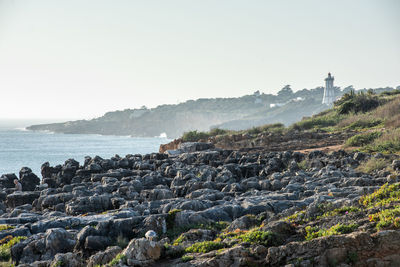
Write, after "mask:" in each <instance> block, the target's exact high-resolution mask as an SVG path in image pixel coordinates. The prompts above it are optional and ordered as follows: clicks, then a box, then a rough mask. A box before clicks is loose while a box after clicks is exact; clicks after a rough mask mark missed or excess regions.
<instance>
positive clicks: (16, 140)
mask: <svg viewBox="0 0 400 267" xmlns="http://www.w3.org/2000/svg"><path fill="white" fill-rule="evenodd" d="M35 123H37V122H36V121H35V122H34V121H9V120H7V121H6V120H0V176H1V175H2V174H6V173H15V174H16V175H17V176H18V173H19V171H20V170H21V168H22V167H29V168H31V169H32V171H33V172H34V173H35V174H36V175H37V176H39V177H40V178H41V175H40V167H41V165H42V164H43V163H44V162H47V161H48V162H49V163H50V165H51V166H55V165H58V164H63V163H64V162H65V161H66V160H67V159H70V158H73V159H75V160H77V161H79V163H80V164H82V163H83V161H84V157H85V156H91V157H94V156H100V157H102V158H110V157H112V156H114V155H119V156H121V157H123V156H125V155H127V154H147V153H153V152H158V149H159V146H160V144H165V143H168V142H169V141H170V140H169V139H168V138H167V137H166V136H165V134H161V135H160V136H159V137H149V138H137V137H130V136H109V135H108V136H103V135H96V134H60V133H51V132H34V131H27V130H26V129H25V127H27V126H29V125H31V124H35Z"/></svg>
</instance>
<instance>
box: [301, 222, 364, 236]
mask: <svg viewBox="0 0 400 267" xmlns="http://www.w3.org/2000/svg"><path fill="white" fill-rule="evenodd" d="M357 228H358V225H357V224H355V223H352V224H348V225H346V224H340V223H338V224H336V225H334V226H332V227H331V228H329V229H321V230H318V229H317V228H315V227H311V226H307V227H306V228H305V230H306V236H305V238H306V240H311V239H314V238H318V237H322V236H330V235H341V234H348V233H351V232H353V231H354V230H355V229H357Z"/></svg>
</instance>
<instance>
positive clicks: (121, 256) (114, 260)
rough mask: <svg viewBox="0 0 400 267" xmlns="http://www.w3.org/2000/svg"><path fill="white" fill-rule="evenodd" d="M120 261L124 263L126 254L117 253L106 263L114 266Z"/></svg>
mask: <svg viewBox="0 0 400 267" xmlns="http://www.w3.org/2000/svg"><path fill="white" fill-rule="evenodd" d="M120 262H122V263H126V256H125V255H124V254H122V253H118V254H117V256H115V258H114V259H112V260H111V261H110V262H109V263H108V264H107V265H109V266H114V265H118V264H119V263H120Z"/></svg>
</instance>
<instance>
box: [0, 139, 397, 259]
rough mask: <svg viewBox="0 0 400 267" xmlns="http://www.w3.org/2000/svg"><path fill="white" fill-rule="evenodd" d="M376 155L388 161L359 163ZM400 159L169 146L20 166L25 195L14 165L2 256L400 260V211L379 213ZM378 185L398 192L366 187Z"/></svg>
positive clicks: (0, 219) (0, 206) (1, 206)
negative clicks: (385, 216) (388, 218)
mask: <svg viewBox="0 0 400 267" xmlns="http://www.w3.org/2000/svg"><path fill="white" fill-rule="evenodd" d="M374 160H376V161H383V160H384V161H385V162H388V165H387V168H385V169H382V170H372V171H370V172H369V173H365V172H363V171H360V169H359V168H358V167H359V166H361V165H363V164H365V162H367V161H369V162H373V161H374ZM399 168H400V162H399V161H398V159H397V156H394V155H392V156H387V155H386V156H385V155H382V154H375V155H371V154H365V153H360V152H351V153H349V152H345V151H342V150H339V151H334V152H330V153H324V152H322V151H319V150H315V151H312V152H310V153H307V154H305V153H300V152H291V151H276V152H271V151H256V152H251V151H250V152H239V151H235V150H225V149H221V148H214V147H213V145H210V144H202V143H189V144H186V145H185V146H184V149H183V150H182V151H180V152H179V153H176V155H169V154H162V153H154V154H148V155H126V156H125V157H120V156H118V155H116V156H114V157H112V158H110V159H102V158H100V157H94V158H90V157H87V158H86V159H85V161H84V162H83V163H81V164H80V163H79V162H77V161H75V160H73V159H69V160H67V161H66V162H65V164H63V165H58V166H53V167H52V166H50V165H49V164H48V163H45V164H43V166H42V173H41V175H42V176H43V178H42V180H41V179H39V178H38V176H37V175H35V174H33V173H32V171H31V170H30V169H29V168H22V169H21V171H20V173H19V177H18V178H19V179H20V181H21V184H22V187H23V191H22V192H13V189H12V188H14V183H13V181H14V179H16V178H17V177H16V176H15V175H14V174H4V175H2V176H1V178H0V187H1V188H2V191H1V193H0V200H1V203H0V214H1V216H0V224H2V225H1V226H0V228H1V229H0V230H1V231H0V239H1V240H0V244H1V247H0V258H1V259H2V260H3V261H4V262H5V263H4V264H11V262H12V263H13V264H15V266H181V267H184V266H399V263H400V252H399V251H400V231H399V230H396V228H397V227H398V226H399V225H397V224H398V221H396V218H397V217H398V216H400V212H399V213H398V214H397V213H396V211H394V214H396V215H394V216H395V217H396V218H395V219H394V221H393V223H392V224H390V223H388V224H385V223H382V225H380V223H381V221H379V218H380V217H379V214H378V215H376V214H377V213H378V212H382V211H383V208H382V207H383V206H379V205H378V204H376V203H378V202H377V201H381V200H382V199H385V197H388V198H389V197H390V196H391V197H394V198H395V199H390V201H388V202H385V203H384V204H385V205H386V206H385V207H387V206H388V205H389V206H390V205H392V206H393V205H395V204H393V203H396V201H398V195H396V194H397V192H398V191H399V188H398V187H399V186H398V181H399V177H400V176H399V175H398V172H397V171H398V170H399ZM382 186H383V187H382ZM382 188H383V189H382ZM385 188H391V189H390V190H392V191H393V192H395V193H394V195H390V194H389V195H387V196H386V195H385V194H383V196H384V197H383V196H381V195H379V197H378V196H376V195H374V194H373V193H374V191H376V190H381V191H382V190H383V191H384V190H386V189H385ZM392 191H391V192H392ZM378 192H379V191H378ZM385 192H386V191H385ZM369 194H372V195H369ZM396 197H397V199H396ZM374 201H376V202H374ZM374 203H375V204H376V205H375V204H374ZM370 204H371V205H370ZM374 205H375V206H374ZM377 205H378V206H377ZM393 208H394V209H395V208H396V206H393ZM375 215H376V216H375ZM374 216H375V217H374ZM375 219H376V220H375ZM396 223H397V224H396ZM4 266H8V265H4Z"/></svg>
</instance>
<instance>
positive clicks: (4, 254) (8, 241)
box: [0, 236, 27, 261]
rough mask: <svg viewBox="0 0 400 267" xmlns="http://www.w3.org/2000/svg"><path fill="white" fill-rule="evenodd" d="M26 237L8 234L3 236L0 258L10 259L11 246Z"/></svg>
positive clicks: (3, 259) (2, 259)
mask: <svg viewBox="0 0 400 267" xmlns="http://www.w3.org/2000/svg"><path fill="white" fill-rule="evenodd" d="M25 239H27V237H26V236H16V237H12V236H6V237H5V238H3V239H2V240H1V241H3V243H2V245H1V246H0V260H1V261H9V260H10V259H11V247H12V246H14V245H15V244H17V243H19V242H21V241H22V240H25ZM1 241H0V242H1Z"/></svg>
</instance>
